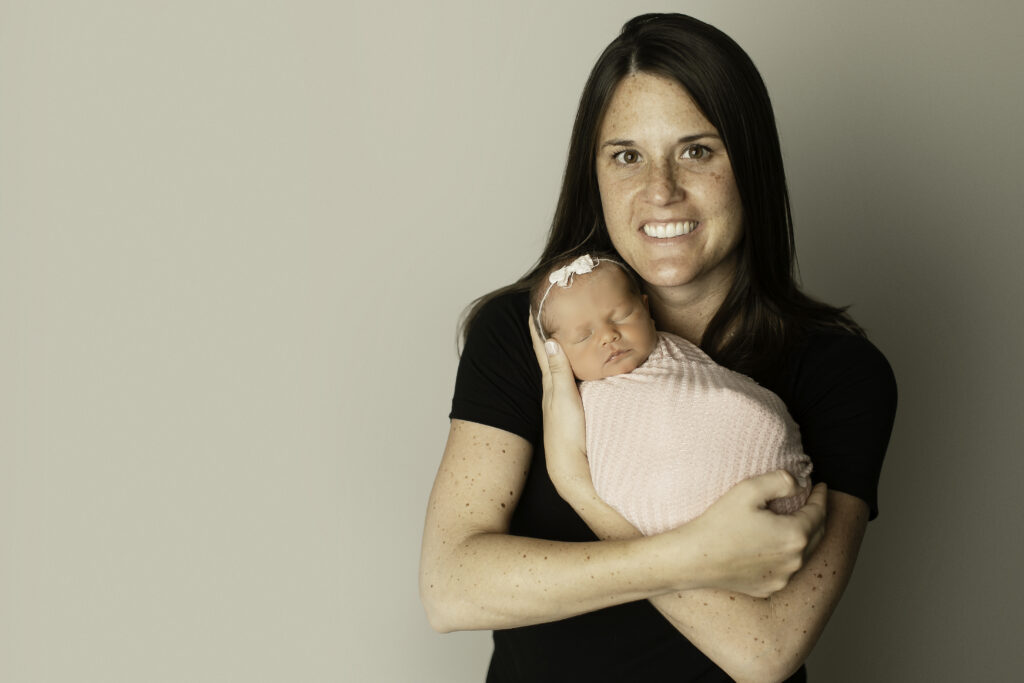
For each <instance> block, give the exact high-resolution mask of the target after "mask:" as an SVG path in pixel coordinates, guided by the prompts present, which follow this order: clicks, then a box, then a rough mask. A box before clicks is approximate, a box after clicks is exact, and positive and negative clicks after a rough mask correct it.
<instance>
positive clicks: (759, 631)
mask: <svg viewBox="0 0 1024 683" xmlns="http://www.w3.org/2000/svg"><path fill="white" fill-rule="evenodd" d="M563 491H564V493H563V495H568V496H569V498H567V501H569V502H570V504H572V505H573V507H574V509H576V510H577V511H578V512H579V514H580V516H581V517H582V518H583V519H584V521H586V522H587V524H588V526H590V527H591V529H592V530H593V531H594V533H595V534H597V535H598V536H599V537H601V538H617V539H623V538H631V537H635V536H638V535H639V534H640V532H639V531H637V530H636V529H635V528H633V527H632V525H630V524H629V523H628V522H627V521H626V520H625V519H624V518H622V516H621V515H619V513H618V512H616V511H615V510H614V509H613V508H611V507H610V506H608V505H607V504H604V503H603V501H600V499H597V496H596V493H594V492H593V489H592V487H591V488H590V489H589V490H588V488H587V486H586V485H585V483H582V484H579V485H577V486H564V487H563ZM594 499H597V500H596V501H595V500H594ZM828 506H829V515H828V521H827V526H826V532H825V536H824V538H823V540H822V542H821V544H820V545H819V546H818V548H817V549H816V550H815V551H814V553H813V555H812V556H811V557H810V558H809V559H808V561H807V563H806V565H805V566H804V567H803V568H802V569H801V570H800V571H798V572H797V573H796V574H795V575H793V577H792V579H790V580H789V581H788V583H786V585H785V587H784V588H782V589H781V590H779V591H778V592H774V593H773V594H772V595H771V596H770V597H767V598H755V597H751V596H750V595H746V594H743V593H738V592H735V591H725V590H717V589H707V588H704V589H695V590H689V591H680V592H676V593H673V594H665V595H658V596H653V597H651V598H650V601H651V604H652V605H654V607H656V608H657V609H658V611H659V612H661V614H662V615H663V616H665V618H666V619H668V621H669V622H670V623H671V624H672V625H673V626H674V627H675V628H676V629H677V630H679V631H680V632H681V633H682V634H683V635H684V636H686V637H687V638H688V639H689V640H690V641H691V642H693V644H694V645H696V646H697V647H698V649H700V650H701V651H702V652H703V653H704V654H705V655H707V656H708V657H709V658H710V659H711V660H712V661H714V662H715V663H716V664H718V665H719V666H720V667H721V668H722V669H724V670H725V671H726V672H727V673H728V674H729V675H730V676H731V677H732V678H734V679H735V680H737V681H764V680H782V679H784V678H786V677H787V676H788V675H790V674H791V673H793V672H794V671H795V670H796V669H798V668H799V667H800V665H801V664H802V663H803V661H804V660H805V659H806V658H807V656H808V654H809V653H810V651H811V648H812V647H813V646H814V643H815V642H817V639H818V637H819V636H820V634H821V632H822V630H823V629H824V627H825V624H826V622H827V621H828V618H829V616H830V615H831V613H832V611H833V610H834V609H835V606H836V604H837V603H838V601H839V598H840V596H841V595H842V592H843V589H844V588H845V587H846V584H847V582H848V580H849V577H850V574H851V572H852V569H853V563H854V560H855V559H856V554H857V549H858V547H859V545H860V540H861V538H862V537H863V533H864V525H865V523H866V520H867V510H866V506H865V505H864V503H863V502H862V501H859V500H857V499H855V498H853V497H851V496H846V495H844V494H841V493H832V494H831V495H830V496H829V503H828Z"/></svg>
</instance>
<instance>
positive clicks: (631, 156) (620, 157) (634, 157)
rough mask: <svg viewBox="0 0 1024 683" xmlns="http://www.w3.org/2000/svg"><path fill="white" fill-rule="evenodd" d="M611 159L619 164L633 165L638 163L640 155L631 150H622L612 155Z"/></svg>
mask: <svg viewBox="0 0 1024 683" xmlns="http://www.w3.org/2000/svg"><path fill="white" fill-rule="evenodd" d="M612 159H615V161H617V162H619V163H620V164H635V163H637V162H638V161H640V155H639V154H638V153H637V152H636V151H635V150H632V149H624V150H622V151H621V152H616V153H615V154H613V155H612Z"/></svg>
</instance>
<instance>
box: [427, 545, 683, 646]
mask: <svg viewBox="0 0 1024 683" xmlns="http://www.w3.org/2000/svg"><path fill="white" fill-rule="evenodd" d="M648 541H650V539H633V540H623V541H610V540H609V541H595V542H592V543H565V542H557V541H545V540H539V539H532V538H524V537H520V536H510V535H508V534H505V533H478V534H474V535H472V536H470V537H468V538H466V539H464V540H463V541H461V542H459V543H458V544H457V546H456V547H454V548H452V549H451V550H450V551H448V552H445V553H443V554H442V556H441V557H438V558H435V559H434V560H429V559H427V560H424V562H423V566H422V571H421V578H420V582H421V594H422V596H423V601H424V604H425V606H426V608H427V614H428V617H429V618H430V622H431V625H432V626H433V627H434V628H435V629H436V630H438V631H442V632H447V631H455V630H469V629H500V628H513V627H518V626H527V625H530V624H537V623H542V622H549V621H555V620H558V619H565V618H568V617H572V616H576V615H578V614H582V613H585V612H592V611H594V610H598V609H602V608H604V607H609V606H612V605H617V604H621V603H625V602H631V601H635V600H642V599H645V598H649V597H652V596H654V595H659V594H665V593H668V592H670V591H673V590H674V589H673V588H672V585H673V584H672V583H671V581H670V574H671V573H674V572H669V571H667V569H666V567H665V565H667V564H668V563H667V562H666V561H665V559H664V558H660V559H659V558H658V556H657V551H656V549H655V548H654V547H653V545H654V544H652V543H650V542H648ZM675 585H678V583H677V584H675Z"/></svg>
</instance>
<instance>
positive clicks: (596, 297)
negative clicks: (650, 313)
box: [548, 265, 636, 316]
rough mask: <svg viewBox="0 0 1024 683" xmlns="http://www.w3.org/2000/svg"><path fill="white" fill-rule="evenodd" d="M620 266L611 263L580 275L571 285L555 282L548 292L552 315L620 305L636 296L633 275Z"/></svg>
mask: <svg viewBox="0 0 1024 683" xmlns="http://www.w3.org/2000/svg"><path fill="white" fill-rule="evenodd" d="M616 270H617V268H616V267H615V266H613V265H608V266H606V267H605V268H603V269H602V268H598V269H595V270H594V271H593V272H590V273H586V274H583V275H577V276H576V277H574V278H573V282H572V284H571V285H569V286H568V287H559V286H558V285H555V286H554V287H552V288H551V291H550V293H549V294H548V300H549V304H548V305H549V306H550V309H549V310H551V313H552V315H553V316H554V315H556V314H558V313H562V314H563V315H564V314H566V313H570V312H572V311H574V310H575V311H579V310H580V309H583V308H586V309H597V308H605V307H608V306H617V305H618V304H620V303H622V302H623V300H625V299H632V298H633V297H634V296H636V292H634V291H633V288H632V287H630V283H629V277H628V276H627V275H626V274H625V273H623V272H622V271H618V273H617V274H614V275H609V273H615V271H616Z"/></svg>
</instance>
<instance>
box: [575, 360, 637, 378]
mask: <svg viewBox="0 0 1024 683" xmlns="http://www.w3.org/2000/svg"><path fill="white" fill-rule="evenodd" d="M638 367H640V365H639V363H635V364H634V363H623V364H621V365H616V366H615V367H613V368H606V369H605V370H606V371H605V372H602V373H601V374H595V375H594V376H592V377H591V376H586V377H581V376H580V375H579V374H576V373H574V375H575V377H576V381H577V382H594V381H597V380H599V379H608V378H609V377H617V376H618V375H628V374H629V373H631V372H633V371H634V370H636V369H637V368H638Z"/></svg>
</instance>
